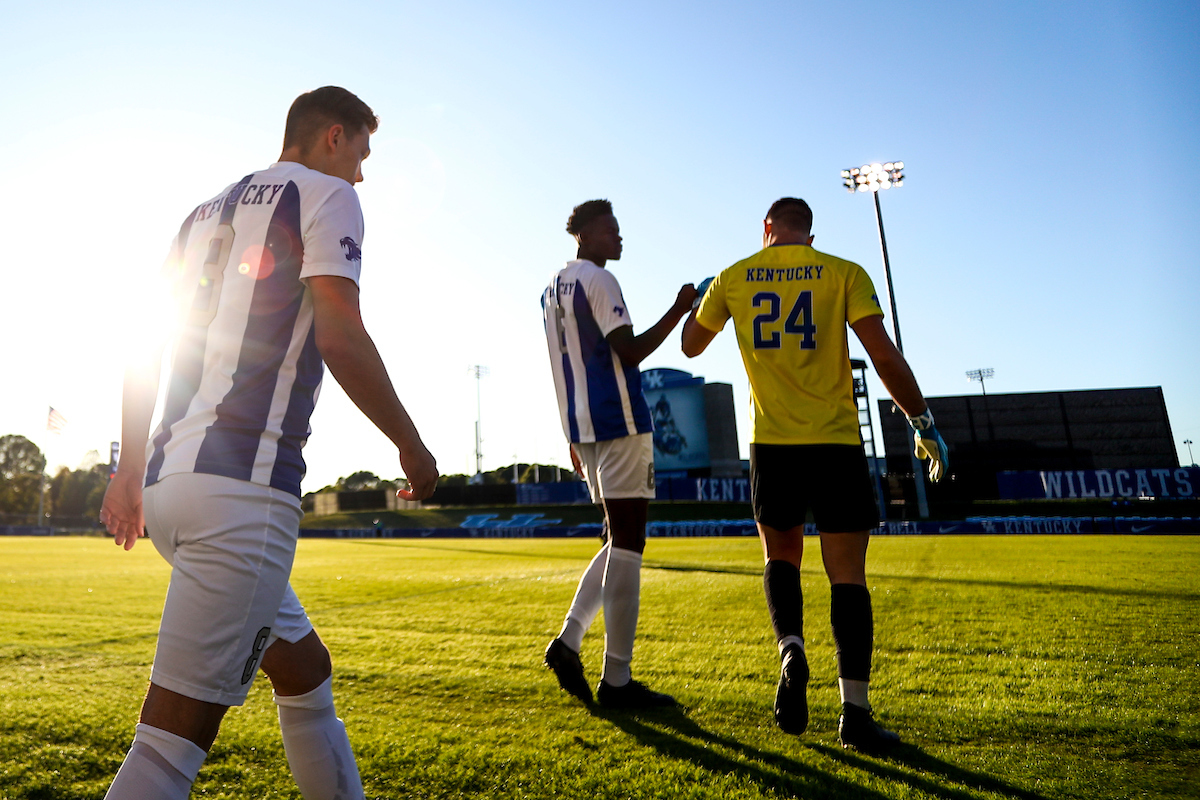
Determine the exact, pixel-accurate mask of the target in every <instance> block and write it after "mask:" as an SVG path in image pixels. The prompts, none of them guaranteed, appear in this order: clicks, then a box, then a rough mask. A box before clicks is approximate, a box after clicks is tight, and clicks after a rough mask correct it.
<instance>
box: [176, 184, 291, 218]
mask: <svg viewBox="0 0 1200 800" xmlns="http://www.w3.org/2000/svg"><path fill="white" fill-rule="evenodd" d="M286 185H287V184H283V183H264V184H262V185H261V186H260V185H258V184H253V183H252V184H250V185H248V186H245V187H243V186H242V185H241V184H238V185H237V186H235V187H233V189H232V190H231V191H230V192H229V194H228V195H225V196H223V197H218V198H217V199H216V200H210V201H209V202H207V203H205V204H204V205H202V206H200V207H199V208H197V209H196V216H195V219H194V220H193V221H195V222H200V221H201V220H205V219H208V218H209V217H211V216H212V215H213V214H216V213H217V212H218V211H220V210H221V208H222V207H223V206H225V205H228V204H233V203H236V202H238V200H239V199H240V200H241V203H242V205H244V206H249V205H256V206H261V205H264V204H265V205H268V206H269V205H271V204H272V203H274V202H275V195H277V194H279V190H280V189H282V188H283V187H284V186H286ZM268 191H269V192H270V195H268V194H267V192H268Z"/></svg>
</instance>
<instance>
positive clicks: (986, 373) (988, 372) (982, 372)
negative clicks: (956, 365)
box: [967, 367, 996, 397]
mask: <svg viewBox="0 0 1200 800" xmlns="http://www.w3.org/2000/svg"><path fill="white" fill-rule="evenodd" d="M995 374H996V370H994V369H992V368H991V367H981V368H980V369H969V370H967V380H969V381H979V385H980V386H981V387H983V396H984V397H987V384H986V383H985V382H984V381H987V380H989V379H991V377H992V376H993V375H995Z"/></svg>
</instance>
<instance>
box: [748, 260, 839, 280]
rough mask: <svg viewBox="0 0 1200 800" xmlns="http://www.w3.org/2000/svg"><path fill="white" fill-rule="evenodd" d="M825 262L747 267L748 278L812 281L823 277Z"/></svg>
mask: <svg viewBox="0 0 1200 800" xmlns="http://www.w3.org/2000/svg"><path fill="white" fill-rule="evenodd" d="M823 269H825V265H824V264H809V265H807V266H803V267H780V268H778V269H771V268H770V267H747V268H746V280H747V281H749V282H752V283H760V282H761V283H765V282H767V281H811V280H820V279H821V270H823Z"/></svg>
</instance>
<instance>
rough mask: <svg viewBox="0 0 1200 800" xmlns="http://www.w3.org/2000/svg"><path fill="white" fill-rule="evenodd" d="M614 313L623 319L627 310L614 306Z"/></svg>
mask: <svg viewBox="0 0 1200 800" xmlns="http://www.w3.org/2000/svg"><path fill="white" fill-rule="evenodd" d="M613 313H614V314H616V315H617V316H618V317H623V316H625V309H623V308H621V307H620V306H613Z"/></svg>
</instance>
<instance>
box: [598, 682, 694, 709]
mask: <svg viewBox="0 0 1200 800" xmlns="http://www.w3.org/2000/svg"><path fill="white" fill-rule="evenodd" d="M596 700H597V701H598V702H599V703H600V705H602V706H604V707H605V708H626V709H639V708H664V707H666V706H673V705H675V698H674V697H671V695H669V694H663V693H662V692H656V691H654V690H653V689H647V688H646V686H645V685H644V684H641V683H638V682H637V681H635V680H631V681H629V683H627V684H625V685H624V686H612V685H610V684H608V683H605V682H604V681H600V685H599V686H597V687H596Z"/></svg>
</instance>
